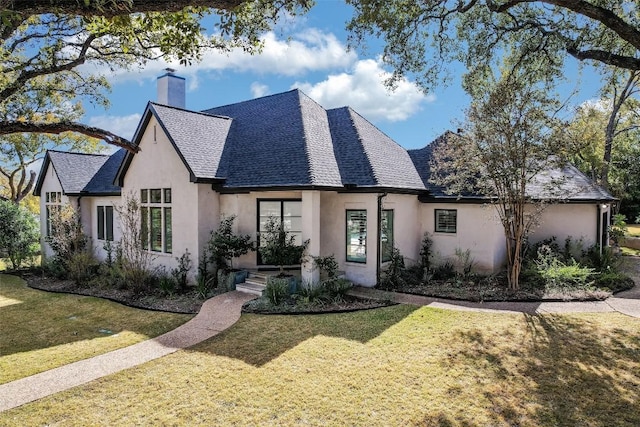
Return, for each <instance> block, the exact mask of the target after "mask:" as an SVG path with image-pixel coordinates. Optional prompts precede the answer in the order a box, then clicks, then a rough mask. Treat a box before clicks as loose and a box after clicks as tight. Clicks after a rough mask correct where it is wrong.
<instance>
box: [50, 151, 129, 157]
mask: <svg viewBox="0 0 640 427" xmlns="http://www.w3.org/2000/svg"><path fill="white" fill-rule="evenodd" d="M47 153H59V154H73V155H80V156H99V157H111V156H113V155H114V154H115V153H111V154H103V153H83V152H81V151H62V150H47ZM116 153H117V151H116Z"/></svg>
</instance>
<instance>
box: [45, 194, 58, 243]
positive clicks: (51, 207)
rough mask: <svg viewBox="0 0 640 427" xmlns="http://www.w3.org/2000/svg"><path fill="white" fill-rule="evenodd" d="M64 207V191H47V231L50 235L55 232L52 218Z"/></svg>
mask: <svg viewBox="0 0 640 427" xmlns="http://www.w3.org/2000/svg"><path fill="white" fill-rule="evenodd" d="M61 208H62V193H61V192H60V191H52V192H48V193H45V209H46V220H47V223H46V227H47V228H46V230H45V231H46V233H47V236H50V235H51V234H52V232H53V224H52V222H51V218H52V217H53V216H54V215H55V214H56V213H58V212H60V209H61Z"/></svg>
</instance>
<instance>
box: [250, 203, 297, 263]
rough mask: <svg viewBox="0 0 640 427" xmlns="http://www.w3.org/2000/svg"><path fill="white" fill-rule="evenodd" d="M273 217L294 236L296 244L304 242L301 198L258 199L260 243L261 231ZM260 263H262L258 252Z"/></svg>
mask: <svg viewBox="0 0 640 427" xmlns="http://www.w3.org/2000/svg"><path fill="white" fill-rule="evenodd" d="M271 218H276V219H277V220H278V221H280V222H281V223H282V224H283V225H284V229H285V230H286V231H287V232H289V235H290V236H293V239H294V242H295V244H296V245H301V244H302V201H301V200H264V199H263V200H258V245H260V233H261V232H264V231H265V226H266V225H267V223H268V222H269V220H270V219H271ZM258 264H262V260H261V259H260V252H258Z"/></svg>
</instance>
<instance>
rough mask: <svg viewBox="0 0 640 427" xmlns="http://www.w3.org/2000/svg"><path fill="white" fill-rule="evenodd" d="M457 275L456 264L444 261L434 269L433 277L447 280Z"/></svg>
mask: <svg viewBox="0 0 640 427" xmlns="http://www.w3.org/2000/svg"><path fill="white" fill-rule="evenodd" d="M455 276H456V266H455V264H454V263H453V262H452V261H450V260H447V261H444V262H443V263H442V264H438V265H437V266H436V267H435V268H434V269H433V278H434V279H436V280H447V279H451V278H453V277H455Z"/></svg>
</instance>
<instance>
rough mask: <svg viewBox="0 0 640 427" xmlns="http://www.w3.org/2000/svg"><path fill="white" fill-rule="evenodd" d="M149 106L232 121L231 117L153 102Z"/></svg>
mask: <svg viewBox="0 0 640 427" xmlns="http://www.w3.org/2000/svg"><path fill="white" fill-rule="evenodd" d="M149 104H151V106H152V107H154V108H155V107H162V108H170V109H172V110H178V111H182V112H184V113H192V114H199V115H201V116H207V117H214V118H220V119H226V120H232V119H231V117H229V116H221V115H219V114H210V113H207V112H206V111H204V110H203V111H195V110H187V109H186V108H180V107H176V106H173V105H165V104H159V103H157V102H153V101H149Z"/></svg>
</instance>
